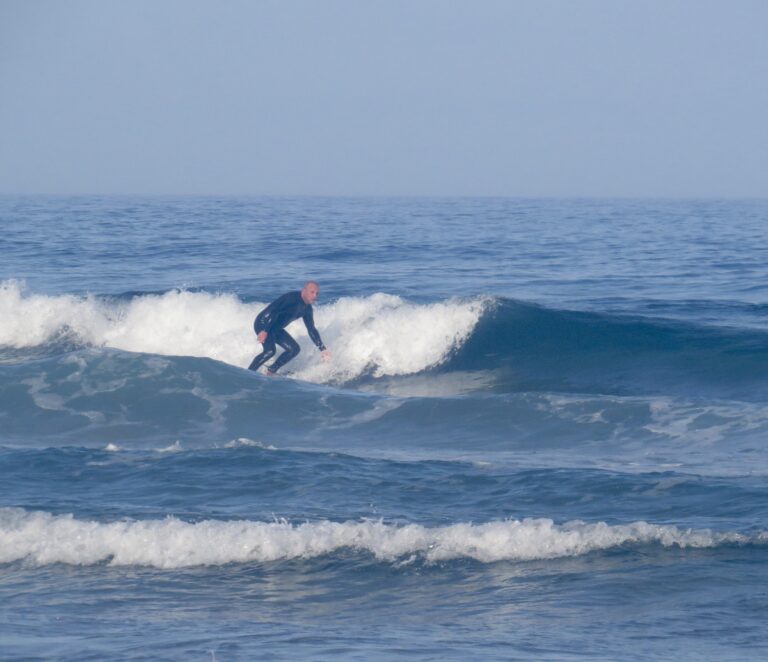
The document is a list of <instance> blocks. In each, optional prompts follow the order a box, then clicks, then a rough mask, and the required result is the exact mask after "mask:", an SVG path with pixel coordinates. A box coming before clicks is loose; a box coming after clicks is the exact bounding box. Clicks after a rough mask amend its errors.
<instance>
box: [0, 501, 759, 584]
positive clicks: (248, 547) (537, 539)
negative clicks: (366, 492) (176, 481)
mask: <svg viewBox="0 0 768 662" xmlns="http://www.w3.org/2000/svg"><path fill="white" fill-rule="evenodd" d="M0 539H1V540H2V542H3V544H2V545H1V546H0V563H10V562H14V561H26V562H31V563H35V564H40V565H47V564H52V563H66V564H71V565H93V564H97V563H105V562H107V563H109V564H110V565H116V566H118V565H120V566H122V565H138V566H151V567H156V568H163V569H171V568H181V567H188V566H198V565H213V566H217V565H223V564H228V563H250V562H269V561H279V560H290V559H299V558H301V559H308V558H314V557H318V556H324V555H329V554H334V553H338V552H340V551H342V550H354V551H358V552H366V553H369V554H371V555H372V556H373V557H375V558H376V559H377V560H379V561H384V562H396V561H411V560H415V559H419V558H420V559H423V560H424V561H426V562H428V563H432V562H437V561H449V560H454V559H463V558H467V559H473V560H476V561H479V562H481V563H493V562H498V561H530V560H537V559H555V558H560V557H568V556H578V555H582V554H587V553H589V552H593V551H598V550H607V549H612V548H616V547H621V546H626V545H662V546H664V547H671V546H677V547H680V548H687V547H694V548H699V547H716V546H718V545H722V544H734V543H736V544H747V543H751V542H752V543H755V542H757V543H761V542H765V539H766V536H765V534H764V533H763V534H759V535H758V536H756V537H748V536H745V535H743V534H740V533H736V532H724V533H718V532H714V531H711V530H709V529H702V530H693V529H679V528H677V527H675V526H669V525H666V526H662V525H655V524H649V523H647V522H633V523H631V524H625V525H608V524H606V523H604V522H598V523H594V524H589V523H585V522H581V521H573V522H568V523H566V524H563V525H557V524H555V523H554V522H553V521H552V520H549V519H525V520H507V521H499V522H489V523H486V524H471V523H459V524H452V525H448V526H442V527H425V526H422V525H418V524H406V525H394V524H386V523H384V522H381V521H377V522H374V521H362V522H331V521H320V522H307V523H303V524H291V523H288V522H284V521H277V522H253V521H247V520H246V521H219V520H204V521H200V522H195V523H192V522H185V521H183V520H179V519H176V518H175V517H168V518H166V519H164V520H147V521H120V522H111V523H101V522H95V521H87V520H80V519H75V518H74V517H73V516H72V515H52V514H50V513H46V512H29V511H25V510H23V509H18V508H2V509H0Z"/></svg>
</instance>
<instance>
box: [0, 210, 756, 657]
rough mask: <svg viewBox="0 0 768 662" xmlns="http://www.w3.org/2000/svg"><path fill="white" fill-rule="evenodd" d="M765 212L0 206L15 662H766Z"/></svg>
mask: <svg viewBox="0 0 768 662" xmlns="http://www.w3.org/2000/svg"><path fill="white" fill-rule="evenodd" d="M766 222H768V202H766V201H695V200H692V201H664V200H648V201H630V200H516V199H427V198H425V199H363V198H360V199H352V198H350V199H341V198H254V199H248V198H211V197H208V198H195V197H186V198H160V197H158V198H136V197H41V196H38V197H2V198H0V224H1V227H2V233H0V254H1V255H2V256H3V258H2V261H1V262H0V658H2V659H29V660H34V659H62V660H73V661H74V660H78V661H79V660H102V659H126V660H180V659H183V660H195V659H199V660H221V661H223V660H252V659H277V660H297V659H312V660H315V659H331V658H340V659H376V660H378V659H382V660H386V659H392V660H394V659H418V660H446V659H456V660H465V659H504V660H508V659H520V660H528V659H547V660H573V659H588V660H595V659H604V660H616V659H634V660H656V659H670V658H673V657H674V658H677V659H683V660H710V659H718V660H752V659H754V660H758V659H760V660H762V659H764V658H765V656H766V655H768V644H766V641H768V626H766V619H765V616H766V613H768V378H767V375H768V318H767V317H766V313H767V312H768V232H766V230H765V228H766ZM309 277H311V278H314V279H316V280H317V281H319V283H320V297H319V299H318V302H317V305H316V306H315V321H316V323H317V326H318V329H319V331H320V333H321V334H322V336H323V339H324V341H325V343H326V344H327V345H328V347H329V348H330V349H331V351H332V353H333V357H332V360H331V361H330V362H329V363H323V362H321V361H320V356H319V353H318V352H317V351H316V350H315V348H314V347H313V345H312V344H311V342H310V341H309V339H308V337H307V334H306V331H305V330H304V329H303V327H302V326H301V323H300V322H297V323H295V324H294V325H292V326H291V327H289V331H290V332H291V333H292V334H293V335H294V336H295V337H296V339H297V340H298V341H299V343H300V344H301V346H302V352H301V354H300V355H299V356H298V357H297V358H296V359H295V360H294V361H293V362H291V363H290V364H289V365H288V366H287V367H286V369H285V371H284V372H285V374H284V375H283V377H281V378H268V377H265V376H263V375H261V374H254V373H251V372H249V371H247V370H246V369H245V367H246V366H247V365H248V364H249V363H250V361H251V359H252V358H253V356H254V355H255V354H256V353H258V351H259V345H258V343H257V342H256V339H255V335H254V333H253V330H252V322H253V318H254V317H255V315H256V314H257V313H258V312H259V311H260V310H261V309H262V308H263V306H264V305H265V304H266V303H268V302H269V301H271V300H272V299H274V298H275V297H277V296H278V295H280V294H282V293H283V292H285V291H288V290H292V289H298V288H299V287H300V286H301V285H302V283H303V281H304V280H305V279H307V278H309Z"/></svg>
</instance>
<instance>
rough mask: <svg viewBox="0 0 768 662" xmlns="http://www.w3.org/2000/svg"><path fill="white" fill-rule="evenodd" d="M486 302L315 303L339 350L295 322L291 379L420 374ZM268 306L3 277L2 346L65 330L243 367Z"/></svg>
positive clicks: (91, 341)
mask: <svg viewBox="0 0 768 662" xmlns="http://www.w3.org/2000/svg"><path fill="white" fill-rule="evenodd" d="M486 304H487V301H486V300H485V299H475V300H471V301H460V300H450V301H445V302H440V303H434V304H423V305H420V304H414V303H409V302H407V301H404V300H403V299H401V298H400V297H396V296H391V295H388V294H381V293H378V294H373V295H371V296H368V297H360V298H357V297H351V298H342V299H339V300H338V301H336V302H334V303H331V304H327V305H319V306H317V305H316V306H315V323H316V325H317V327H318V329H319V330H320V333H321V335H322V336H323V340H324V341H325V344H326V345H327V346H328V347H329V349H330V350H331V352H332V354H333V359H332V361H330V362H329V363H323V362H321V361H320V355H319V353H318V352H317V350H316V349H315V347H314V346H313V345H312V343H311V342H310V340H309V338H308V336H307V332H306V329H305V328H304V325H303V323H302V322H301V321H300V320H298V321H296V322H294V323H292V324H291V325H289V327H288V330H289V332H290V333H291V334H292V335H293V336H294V337H295V338H296V340H297V341H298V342H299V343H300V344H301V346H302V352H301V354H300V355H299V356H298V357H297V358H296V359H295V360H294V361H293V362H292V363H291V364H290V366H289V369H290V370H291V371H292V372H293V375H294V376H295V377H298V378H300V379H305V380H308V381H314V382H328V381H334V380H335V381H345V380H349V379H353V378H355V377H358V376H360V375H362V374H364V373H366V372H371V373H373V374H375V375H377V376H383V375H405V374H414V373H418V372H420V371H422V370H424V369H426V368H429V367H431V366H434V365H437V364H439V363H440V362H441V361H443V360H444V359H445V358H446V357H447V356H448V355H449V354H450V352H451V351H452V350H453V349H454V348H455V347H457V346H458V345H460V344H461V343H462V342H463V341H464V340H466V338H467V337H468V336H469V334H470V333H471V332H472V329H473V328H474V326H475V325H476V324H477V321H478V320H479V319H480V316H481V315H482V312H483V310H484V309H485V306H486ZM264 306H265V304H264V303H248V304H246V303H243V302H241V301H240V300H239V299H238V298H237V297H236V296H235V295H233V294H208V293H205V292H187V291H171V292H166V293H165V294H160V295H145V296H139V297H136V298H133V299H131V300H129V301H119V300H112V299H99V298H97V297H93V296H83V297H77V296H72V295H60V296H44V295H35V294H28V293H26V292H25V290H24V287H23V285H22V284H20V283H19V282H17V281H4V282H2V283H0V319H2V320H3V324H2V325H0V346H9V347H14V348H24V347H34V346H38V345H42V344H44V343H46V342H50V341H52V340H54V339H55V338H56V337H57V336H58V335H60V334H62V333H69V334H71V335H73V336H74V337H75V338H77V339H78V340H79V341H80V342H82V343H84V344H86V345H92V346H96V347H112V348H115V349H121V350H126V351H130V352H141V353H148V354H160V355H174V356H197V357H208V358H212V359H216V360H218V361H224V362H226V363H229V364H231V365H235V366H239V367H247V366H248V365H249V364H250V362H251V360H252V359H253V357H254V356H255V355H256V354H258V353H259V352H260V351H261V346H260V345H259V343H258V342H257V341H256V336H255V334H254V332H253V320H254V318H255V316H256V315H257V314H258V313H259V312H260V311H261V310H262V309H263V308H264Z"/></svg>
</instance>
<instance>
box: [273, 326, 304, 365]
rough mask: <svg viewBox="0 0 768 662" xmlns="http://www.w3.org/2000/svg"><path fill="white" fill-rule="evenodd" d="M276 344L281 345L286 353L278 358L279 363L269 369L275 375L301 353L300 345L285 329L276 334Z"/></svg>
mask: <svg viewBox="0 0 768 662" xmlns="http://www.w3.org/2000/svg"><path fill="white" fill-rule="evenodd" d="M274 342H276V343H277V344H278V345H280V347H282V348H283V349H284V350H285V351H284V352H283V353H282V354H281V355H280V356H278V357H277V361H275V362H274V363H273V364H272V365H271V366H269V368H267V369H268V370H269V372H271V373H272V374H275V373H276V372H277V371H278V370H280V368H282V367H283V366H284V365H285V364H286V363H288V361H290V360H291V359H292V358H295V357H296V355H297V354H298V353H299V352H300V351H301V347H299V343H297V342H296V341H295V340H294V339H293V338H292V337H291V334H290V333H288V332H287V331H286V330H285V329H280V331H278V332H277V333H276V334H275V339H274Z"/></svg>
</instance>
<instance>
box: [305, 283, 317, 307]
mask: <svg viewBox="0 0 768 662" xmlns="http://www.w3.org/2000/svg"><path fill="white" fill-rule="evenodd" d="M319 291H320V286H319V285H318V284H317V282H316V281H314V280H308V281H307V282H306V283H304V287H302V288H301V298H302V299H303V300H304V303H309V304H312V303H315V299H317V293H318V292H319Z"/></svg>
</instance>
